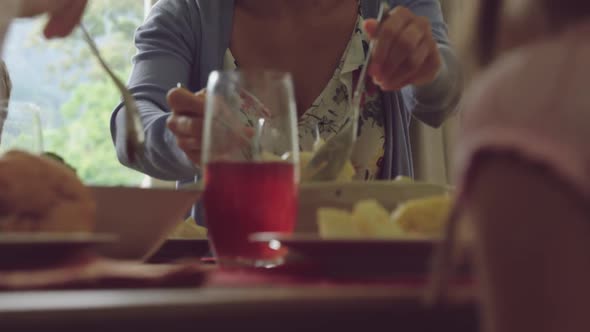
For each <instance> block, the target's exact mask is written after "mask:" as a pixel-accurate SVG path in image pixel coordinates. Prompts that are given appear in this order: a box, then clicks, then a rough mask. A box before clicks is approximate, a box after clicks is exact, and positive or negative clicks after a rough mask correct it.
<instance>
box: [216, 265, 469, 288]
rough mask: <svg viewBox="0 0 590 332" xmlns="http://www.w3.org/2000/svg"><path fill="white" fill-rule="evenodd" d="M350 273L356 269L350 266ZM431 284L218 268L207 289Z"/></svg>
mask: <svg viewBox="0 0 590 332" xmlns="http://www.w3.org/2000/svg"><path fill="white" fill-rule="evenodd" d="M351 269H354V266H352V265H351ZM429 282H430V279H429V276H428V275H403V274H397V275H392V274H389V275H370V274H363V273H339V271H332V272H330V271H326V270H325V269H320V268H317V267H315V266H312V265H305V266H304V265H285V266H281V267H275V268H271V269H262V268H216V269H212V273H211V274H210V276H209V277H208V281H207V285H208V286H219V287H259V286H281V287H291V286H293V287H300V286H319V287H330V286H342V285H350V286H357V285H358V286H367V285H374V286H400V287H410V288H424V287H426V286H427V285H428V284H429ZM452 285H454V286H459V287H462V286H465V287H471V286H473V285H474V281H473V278H471V277H470V276H461V277H457V278H455V279H453V280H452Z"/></svg>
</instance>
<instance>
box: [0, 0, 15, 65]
mask: <svg viewBox="0 0 590 332" xmlns="http://www.w3.org/2000/svg"><path fill="white" fill-rule="evenodd" d="M19 5H20V1H19V0H4V1H2V4H0V54H1V53H2V45H3V44H4V37H5V36H6V32H7V31H8V26H9V25H10V21H12V19H13V18H14V17H15V16H16V15H17V14H18V11H19Z"/></svg>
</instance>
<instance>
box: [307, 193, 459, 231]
mask: <svg viewBox="0 0 590 332" xmlns="http://www.w3.org/2000/svg"><path fill="white" fill-rule="evenodd" d="M451 205H452V199H451V197H450V196H449V195H440V196H434V197H427V198H423V199H416V200H411V201H408V202H405V203H403V204H401V205H400V206H398V208H397V209H396V210H395V211H394V212H393V213H392V214H390V213H389V212H388V211H387V210H386V209H385V208H384V207H383V206H382V205H381V204H379V202H377V201H375V200H365V201H360V202H358V203H357V204H355V206H354V208H353V209H352V212H349V211H347V210H341V209H334V208H321V209H319V210H318V212H317V220H318V227H319V232H320V236H321V237H323V238H326V239H335V238H373V239H387V238H408V237H424V236H426V237H439V236H441V234H442V230H443V226H444V224H445V221H446V218H447V215H448V213H449V210H450V208H451Z"/></svg>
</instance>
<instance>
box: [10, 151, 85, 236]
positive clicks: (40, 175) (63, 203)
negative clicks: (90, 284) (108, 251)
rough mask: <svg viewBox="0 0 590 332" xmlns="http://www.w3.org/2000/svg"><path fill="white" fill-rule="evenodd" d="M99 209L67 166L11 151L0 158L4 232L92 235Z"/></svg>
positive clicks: (47, 159) (44, 158)
mask: <svg viewBox="0 0 590 332" xmlns="http://www.w3.org/2000/svg"><path fill="white" fill-rule="evenodd" d="M95 215H96V205H95V202H94V198H93V196H92V194H91V192H90V191H89V189H88V188H86V187H85V186H84V184H82V182H81V181H80V180H79V179H78V177H77V176H76V174H75V173H74V172H73V171H72V170H71V169H70V168H68V167H67V166H64V165H62V164H60V163H59V162H57V161H54V160H51V159H49V158H46V157H39V156H34V155H31V154H29V153H26V152H20V151H11V152H8V153H6V154H4V155H3V156H2V157H1V158H0V232H58V233H70V232H91V231H92V230H93V229H94V223H95Z"/></svg>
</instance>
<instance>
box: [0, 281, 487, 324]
mask: <svg viewBox="0 0 590 332" xmlns="http://www.w3.org/2000/svg"><path fill="white" fill-rule="evenodd" d="M420 292H421V291H420V290H419V289H408V288H405V287H399V286H398V287H394V286H362V285H359V286H350V285H348V286H344V285H341V286H333V287H314V286H297V287H285V286H280V287H279V286H276V287H269V286H266V287H219V286H206V287H203V288H198V289H174V290H172V289H161V290H112V291H109V290H100V291H99V290H96V291H45V292H15V293H0V331H40V330H42V331H60V332H68V331H76V332H81V331H83V332H89V331H102V332H105V331H106V332H114V331H126V332H129V331H166V332H172V331H192V332H196V331H236V330H241V331H254V330H255V331H274V332H277V331H280V332H283V331H305V332H308V331H322V332H325V331H373V330H388V331H404V332H406V331H407V332H411V331H453V332H462V331H470V332H471V331H477V330H478V328H477V327H478V318H477V310H476V305H475V300H474V298H473V296H472V292H471V291H469V290H466V289H464V290H456V291H453V295H452V298H451V301H450V304H448V305H447V306H445V307H438V308H425V307H424V305H423V303H422V302H421V300H420Z"/></svg>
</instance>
